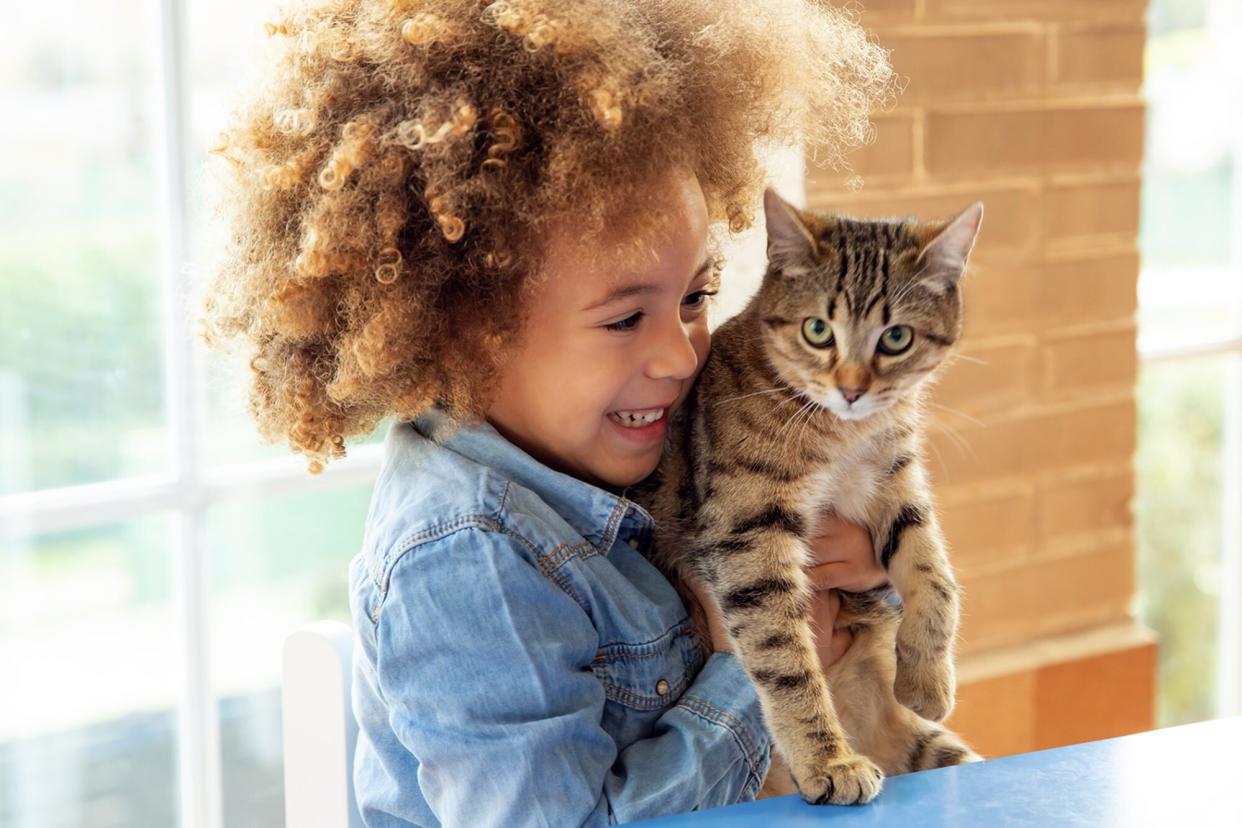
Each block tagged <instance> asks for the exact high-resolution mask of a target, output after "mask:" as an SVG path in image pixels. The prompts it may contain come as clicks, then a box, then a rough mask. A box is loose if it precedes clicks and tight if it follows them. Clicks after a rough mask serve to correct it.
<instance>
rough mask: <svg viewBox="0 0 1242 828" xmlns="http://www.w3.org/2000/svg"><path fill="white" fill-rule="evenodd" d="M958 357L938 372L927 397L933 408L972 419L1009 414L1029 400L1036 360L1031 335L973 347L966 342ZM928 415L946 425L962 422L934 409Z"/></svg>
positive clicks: (1034, 380) (1035, 344)
mask: <svg viewBox="0 0 1242 828" xmlns="http://www.w3.org/2000/svg"><path fill="white" fill-rule="evenodd" d="M993 343H994V344H993ZM958 354H960V356H959V357H957V358H954V357H950V358H949V364H948V365H947V366H945V367H944V368H943V369H941V374H940V378H939V379H938V380H937V382H936V384H935V386H934V389H933V392H932V396H931V399H932V401H933V402H934V403H936V404H937V405H940V406H948V407H949V408H952V409H956V410H958V411H962V412H965V413H966V414H969V415H975V414H982V413H988V412H994V411H1005V410H1009V409H1012V408H1014V407H1015V406H1019V405H1024V404H1026V403H1028V402H1030V401H1031V399H1032V398H1033V396H1034V391H1035V388H1036V386H1037V384H1038V374H1037V366H1038V356H1039V350H1038V346H1037V341H1036V338H1035V337H1034V336H1033V335H1031V336H1026V337H1020V338H1018V339H1010V340H1007V341H1006V340H1001V341H997V340H993V341H992V343H988V342H985V343H982V344H977V345H976V344H974V343H973V342H972V341H971V340H969V339H967V340H966V341H965V342H964V343H963V344H962V346H961V347H960V348H959V350H958ZM929 413H931V414H932V415H934V417H935V418H936V419H938V420H942V421H945V422H947V423H948V424H955V423H961V422H962V421H963V419H966V418H963V417H961V416H958V415H955V414H954V413H953V412H952V411H945V410H944V409H942V408H937V407H936V405H933V406H932V407H931V409H930V412H929Z"/></svg>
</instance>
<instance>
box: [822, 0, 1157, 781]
mask: <svg viewBox="0 0 1242 828" xmlns="http://www.w3.org/2000/svg"><path fill="white" fill-rule="evenodd" d="M863 6H864V12H863V15H862V23H863V25H865V26H866V27H867V28H868V29H869V30H871V31H873V32H874V33H875V35H876V37H877V39H878V41H879V43H880V44H881V45H882V46H884V47H886V48H888V49H891V50H892V54H891V59H892V62H893V64H894V66H895V67H896V68H897V71H898V72H899V73H900V74H901V75H903V76H905V77H907V78H908V86H907V88H906V90H905V91H904V93H903V94H902V95H901V96H900V98H899V102H898V106H897V108H896V109H894V110H892V111H890V112H887V113H884V114H882V115H880V116H878V117H877V118H876V124H877V127H878V133H877V136H876V140H875V142H874V143H873V144H870V145H868V146H867V147H864V148H862V149H860V150H859V151H857V152H855V153H854V154H853V155H852V156H851V157H850V159H851V163H852V164H853V165H854V168H855V171H856V172H857V173H858V174H859V175H861V176H862V178H863V180H864V182H865V185H864V186H863V188H862V189H861V190H852V189H851V188H850V187H849V186H848V180H847V178H846V177H845V176H842V175H839V174H838V173H836V172H834V171H825V170H821V169H818V168H816V167H815V166H814V165H813V164H810V163H808V166H807V206H808V207H811V208H816V209H833V210H839V211H842V212H845V213H848V214H852V215H859V216H864V215H866V216H892V215H895V216H905V215H907V214H911V213H913V214H917V215H920V216H924V217H931V216H937V215H940V216H945V215H949V214H951V213H953V212H956V211H957V210H960V209H962V208H964V207H965V206H966V205H967V204H969V203H970V202H971V201H973V200H974V199H976V198H981V199H982V200H983V201H984V203H985V208H986V212H985V216H984V221H983V229H982V232H981V234H980V239H979V243H978V246H977V247H976V249H975V253H974V256H973V257H972V267H971V269H970V271H969V272H968V273H967V276H966V281H965V296H966V305H967V310H966V338H965V340H964V341H963V344H962V349H961V350H962V354H963V359H962V360H960V361H958V362H956V363H955V364H954V365H953V366H952V367H951V368H950V369H949V370H948V371H947V372H946V373H945V375H944V378H943V380H942V381H941V383H940V384H939V385H938V387H937V390H936V392H935V394H934V400H935V405H936V406H937V407H935V408H933V409H932V410H931V411H929V414H931V415H932V426H931V427H932V439H931V440H930V442H929V447H928V457H927V460H928V463H929V467H930V469H931V473H932V476H933V478H934V480H935V485H936V492H937V498H938V502H939V504H940V509H941V513H942V515H943V522H944V526H945V532H946V534H947V536H948V539H949V543H950V545H951V547H952V550H953V557H954V561H955V562H956V565H957V569H958V572H959V574H960V577H961V580H962V584H963V586H964V589H965V591H966V598H965V602H964V607H963V609H964V617H963V625H962V638H961V652H962V657H961V676H962V684H961V692H960V696H959V705H958V710H957V712H956V713H955V714H954V717H953V721H952V724H953V725H954V726H956V727H958V728H959V729H960V730H961V731H962V732H963V733H964V735H966V736H967V737H968V738H970V739H972V740H973V741H974V743H975V744H976V745H978V747H979V748H980V749H981V750H982V752H984V753H985V754H986V755H991V756H996V755H1002V754H1005V753H1012V752H1018V751H1024V750H1031V749H1037V748H1044V747H1050V746H1054V745H1058V744H1066V743H1070V742H1077V741H1083V740H1086V739H1094V738H1102V737H1106V736H1113V735H1120V734H1123V733H1129V732H1134V731H1138V730H1145V729H1149V728H1150V727H1152V726H1153V710H1154V681H1155V658H1154V655H1155V644H1154V640H1153V637H1152V636H1151V634H1150V633H1149V632H1147V631H1146V630H1144V629H1142V628H1141V627H1139V626H1137V625H1136V624H1135V622H1134V621H1133V619H1132V617H1131V614H1130V606H1131V600H1132V597H1133V594H1134V589H1135V585H1134V540H1133V522H1132V518H1131V512H1130V502H1131V499H1132V496H1133V472H1132V463H1131V461H1132V456H1133V454H1134V449H1135V401H1134V391H1135V381H1136V371H1137V366H1136V359H1135V314H1136V308H1137V282H1138V254H1137V235H1138V215H1139V210H1138V206H1139V167H1140V161H1141V157H1142V146H1143V115H1144V106H1143V102H1142V99H1141V97H1140V92H1139V90H1140V85H1141V81H1142V55H1143V44H1144V36H1145V32H1144V24H1143V18H1144V13H1145V3H1143V2H1135V0H1089V2H1087V0H1042V2H1036V1H1035V0H864V3H863ZM808 154H809V153H808Z"/></svg>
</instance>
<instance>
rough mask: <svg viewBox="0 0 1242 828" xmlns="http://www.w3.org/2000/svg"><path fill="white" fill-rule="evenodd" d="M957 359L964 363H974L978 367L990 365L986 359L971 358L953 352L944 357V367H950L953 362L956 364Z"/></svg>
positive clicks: (959, 352) (958, 352)
mask: <svg viewBox="0 0 1242 828" xmlns="http://www.w3.org/2000/svg"><path fill="white" fill-rule="evenodd" d="M959 359H961V360H965V361H966V362H974V363H977V364H979V365H990V364H991V363H989V362H988V361H987V360H986V359H979V357H973V356H970V355H968V354H963V353H962V352H961V351H954V352H953V353H951V354H950V355H949V356H947V357H945V360H944V364H945V365H946V366H948V365H952V364H953V363H954V362H956V361H957V360H959Z"/></svg>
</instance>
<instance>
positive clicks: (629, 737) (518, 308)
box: [202, 0, 893, 826]
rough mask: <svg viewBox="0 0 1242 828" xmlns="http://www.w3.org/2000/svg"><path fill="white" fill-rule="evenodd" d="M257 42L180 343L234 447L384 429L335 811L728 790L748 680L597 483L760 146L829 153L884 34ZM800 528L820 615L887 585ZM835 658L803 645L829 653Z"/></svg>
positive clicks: (506, 32)
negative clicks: (235, 420) (205, 372)
mask: <svg viewBox="0 0 1242 828" xmlns="http://www.w3.org/2000/svg"><path fill="white" fill-rule="evenodd" d="M268 30H269V32H270V33H271V34H273V35H274V36H277V37H280V38H281V40H280V41H279V43H280V47H281V48H280V49H279V51H278V54H277V55H276V59H275V60H274V62H273V64H272V67H271V69H270V70H269V72H268V73H267V74H266V75H265V76H264V77H265V85H264V86H263V88H262V89H260V90H259V91H258V93H257V94H256V95H254V97H253V98H252V99H251V100H250V101H249V102H248V103H247V104H246V105H245V106H243V107H242V108H241V109H240V114H239V117H238V119H237V122H236V123H235V124H234V125H233V126H232V127H231V128H230V129H229V130H228V131H226V132H225V133H222V141H221V143H220V145H219V146H217V147H216V148H215V149H214V150H213V151H214V152H216V153H217V154H219V155H221V156H223V157H224V158H226V159H228V160H229V161H231V162H232V167H231V169H232V171H233V172H234V175H233V176H232V177H231V184H232V187H231V191H230V192H229V193H228V194H227V196H226V198H225V200H224V201H223V202H222V203H221V209H222V210H225V211H227V212H228V214H229V218H230V219H231V243H230V245H229V247H228V248H227V249H226V250H225V251H223V253H224V256H223V258H222V260H221V263H220V265H219V267H218V268H216V269H215V272H214V275H213V278H212V280H211V283H210V284H209V285H207V286H206V291H205V293H204V295H203V298H202V302H203V318H202V322H203V328H202V337H203V339H204V341H205V342H206V343H207V344H208V345H213V344H216V343H218V342H219V343H223V342H227V341H230V340H233V341H240V342H241V343H243V345H244V346H245V349H246V354H247V356H248V357H249V358H250V360H249V361H250V368H251V370H252V372H253V381H252V388H251V410H252V414H253V415H254V418H255V420H256V422H257V424H258V426H259V429H260V432H261V434H262V435H263V436H264V438H265V439H267V440H269V441H274V440H277V439H282V438H283V439H285V440H287V441H288V444H289V446H290V448H291V449H292V450H294V451H296V452H299V453H302V454H304V455H306V456H307V457H308V458H309V470H310V471H311V473H318V472H319V471H321V470H322V468H323V464H324V463H326V462H329V461H330V460H331V459H332V458H337V457H342V456H344V455H345V438H346V437H349V436H352V435H365V434H367V433H369V432H370V431H372V430H373V429H374V428H375V426H376V424H377V423H378V422H379V421H380V420H381V419H383V418H384V417H386V416H390V415H391V416H393V417H394V418H395V422H393V423H392V425H391V426H390V427H389V429H388V431H387V434H386V438H385V442H384V464H383V468H382V471H381V473H380V476H379V478H378V480H377V481H376V484H375V488H374V491H373V495H372V501H371V506H370V510H369V513H368V516H367V521H366V525H365V527H364V540H363V547H362V550H361V551H360V552H359V553H358V554H357V555H356V556H355V557H354V558H353V560H352V561H351V564H350V567H349V590H350V593H349V594H350V606H351V611H352V614H353V619H354V623H355V626H356V630H357V636H358V646H357V649H356V652H357V656H356V660H355V670H354V694H353V698H354V713H355V715H356V717H357V719H358V724H359V738H358V747H357V753H356V756H355V764H354V785H355V791H356V795H357V800H358V805H359V808H360V810H361V812H362V816H363V821H364V822H365V823H366V824H367V825H369V826H389V825H411V824H413V825H465V826H483V825H505V826H510V825H525V824H531V825H552V826H565V825H604V824H612V823H617V822H628V821H632V820H636V819H641V818H645V817H652V816H658V815H662V814H670V813H676V812H680V811H687V810H693V809H697V808H707V807H712V806H717V805H723V804H728V803H733V802H739V801H744V800H747V799H751V798H753V797H754V796H755V795H756V793H757V792H758V790H759V787H760V785H761V784H762V782H763V780H764V777H765V775H766V772H767V769H768V765H769V762H770V760H771V745H770V742H769V739H768V736H767V733H766V731H765V728H764V725H763V721H762V715H761V713H760V709H759V704H758V699H757V697H756V695H755V693H754V690H753V688H752V687H751V686H750V683H749V680H748V679H747V678H746V675H745V673H744V672H743V670H742V668H741V666H740V664H739V663H738V661H737V659H736V657H735V656H734V655H733V654H732V653H731V652H730V650H729V647H730V644H729V637H728V634H727V632H725V631H723V630H722V629H721V628H720V623H719V617H718V613H717V610H716V608H715V607H714V605H712V604H711V603H710V602H708V601H705V600H704V596H703V595H702V594H701V593H700V592H699V591H698V587H697V585H695V584H688V585H686V587H687V588H688V589H689V590H690V595H689V596H688V597H690V598H691V600H689V601H683V600H682V597H681V596H680V595H679V593H678V591H677V589H675V588H674V586H673V585H672V584H670V583H669V582H668V581H667V580H665V579H664V578H663V577H662V576H661V575H660V574H659V572H658V571H657V570H656V569H655V568H654V567H653V566H652V565H651V564H650V563H649V562H648V561H647V560H646V559H645V558H644V557H643V553H644V550H645V548H646V545H647V544H648V543H649V541H650V536H651V518H650V516H649V515H647V514H646V513H645V512H644V511H643V510H642V509H641V508H639V507H638V506H637V505H636V504H634V503H633V502H631V501H629V500H628V499H627V498H626V497H625V492H626V489H627V487H629V486H631V485H632V484H634V483H637V482H638V481H640V480H642V479H643V478H644V477H646V476H647V475H648V474H649V473H650V472H651V471H652V470H653V469H654V468H655V467H656V465H657V463H658V460H659V457H660V449H661V445H662V442H663V436H664V423H665V422H666V421H667V418H668V416H669V415H670V413H671V412H673V411H676V410H677V408H678V407H679V406H680V405H681V403H682V402H683V400H684V399H685V398H686V395H687V393H688V392H689V389H690V387H691V385H692V383H693V382H694V380H695V377H696V376H697V374H698V372H699V370H700V369H701V368H702V366H703V364H704V360H705V359H706V358H707V356H708V351H709V347H710V342H709V333H708V320H707V309H706V305H707V299H708V297H709V296H710V295H712V294H713V293H714V292H715V291H716V289H717V287H718V284H719V276H720V270H721V265H722V261H721V258H720V255H719V252H718V251H719V249H720V246H721V245H720V238H719V234H720V233H721V231H722V230H725V231H728V232H730V233H738V232H741V231H742V230H744V229H746V228H747V227H748V226H750V224H751V222H752V216H753V213H754V210H755V208H756V206H757V203H758V198H759V197H760V195H761V192H762V188H763V185H764V176H763V170H762V166H761V163H760V160H759V159H760V155H759V154H758V146H757V145H758V143H759V142H763V141H777V142H782V143H786V144H791V145H801V144H806V143H809V144H811V145H812V146H813V147H816V148H817V149H818V152H819V153H820V154H821V156H825V157H826V158H827V159H828V160H830V161H833V162H838V161H840V153H841V151H842V150H843V149H844V148H845V147H847V146H848V145H850V144H856V143H859V142H861V141H862V139H863V138H864V137H865V135H866V130H867V116H868V113H869V111H870V109H871V108H872V107H873V106H875V105H877V104H879V103H881V101H882V100H883V99H884V98H885V97H886V96H888V95H890V94H891V92H892V87H893V78H892V74H891V72H890V70H889V67H888V65H887V63H886V60H885V58H886V56H885V53H884V52H883V50H881V49H879V48H878V47H876V46H875V45H874V44H871V43H869V42H868V41H867V38H866V37H865V35H864V33H863V32H862V30H861V29H859V28H858V27H857V26H856V25H855V24H854V22H853V21H852V20H851V19H850V18H848V17H846V16H844V15H843V14H841V13H839V12H837V11H834V10H832V9H831V8H829V7H827V6H824V5H821V4H819V3H817V2H812V1H811V0H784V2H780V3H765V4H753V3H749V2H744V0H733V2H722V0H664V1H662V2H657V0H644V1H643V2H619V1H618V0H574V2H566V0H559V2H542V0H498V2H486V0H483V1H482V2H481V1H480V0H436V1H435V2H432V0H421V2H420V1H418V0H409V1H408V2H407V1H406V0H387V1H384V0H333V1H332V2H327V3H321V4H319V5H315V6H313V7H311V6H307V7H298V8H297V9H296V10H294V11H292V12H290V13H289V14H287V15H285V16H283V17H281V18H280V19H278V20H275V21H272V22H271V23H269V24H268ZM823 526H824V529H823V530H822V531H823V533H822V535H821V537H820V538H819V539H818V541H817V544H816V549H815V553H816V560H815V561H814V562H813V564H814V565H815V568H814V571H813V576H814V577H815V579H816V583H817V585H818V586H820V587H821V588H822V591H821V592H819V593H818V603H817V606H816V610H815V612H816V618H817V620H818V623H819V626H820V629H822V630H825V631H830V630H831V629H832V623H831V622H832V618H833V615H834V613H835V603H834V602H835V598H834V596H835V595H836V593H835V591H832V590H829V589H828V588H829V587H838V588H846V589H867V588H871V587H873V586H877V585H878V584H880V583H882V582H883V580H884V576H883V572H882V570H880V569H879V567H878V566H877V565H876V564H875V562H874V556H873V554H872V550H871V548H870V541H869V539H868V537H867V535H866V533H865V531H863V530H861V529H859V528H858V527H855V526H852V525H848V524H842V523H840V522H836V521H832V520H828V521H825V522H824V524H823ZM696 599H697V601H698V602H699V603H701V604H702V605H703V608H704V610H705V612H704V613H703V616H704V619H705V621H704V625H705V627H706V629H702V628H700V626H699V625H698V624H696V623H695V622H694V621H692V620H691V613H690V612H688V609H689V610H696V612H695V613H694V614H695V615H697V614H698V613H697V607H694V606H693V604H694V603H695V600H696ZM687 604H690V605H691V606H689V607H688V606H687ZM701 639H702V640H705V641H707V642H710V646H707V647H704V646H702V644H701ZM848 644H849V640H848V634H845V633H842V634H840V635H831V634H828V633H825V635H824V636H823V643H822V645H821V648H820V651H821V660H822V661H824V662H825V663H830V662H831V661H832V660H833V659H835V658H836V657H838V656H839V655H840V653H841V652H842V651H843V650H844V648H845V647H847V646H848Z"/></svg>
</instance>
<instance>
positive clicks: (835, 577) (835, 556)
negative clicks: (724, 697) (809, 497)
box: [685, 512, 888, 667]
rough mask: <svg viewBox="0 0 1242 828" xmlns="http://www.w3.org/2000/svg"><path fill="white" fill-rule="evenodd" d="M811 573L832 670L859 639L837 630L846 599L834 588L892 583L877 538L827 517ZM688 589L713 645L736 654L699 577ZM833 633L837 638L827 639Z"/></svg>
mask: <svg viewBox="0 0 1242 828" xmlns="http://www.w3.org/2000/svg"><path fill="white" fill-rule="evenodd" d="M806 573H807V575H808V576H809V577H810V578H811V584H812V586H814V587H815V590H816V592H815V594H814V596H813V597H812V601H811V623H812V626H813V627H814V629H815V635H816V640H817V642H818V644H817V648H818V650H819V658H820V663H821V664H822V665H823V666H824V667H827V666H828V665H829V664H832V663H833V662H834V661H836V660H837V659H838V658H840V657H841V655H842V654H843V653H844V652H845V651H846V650H847V649H848V648H849V646H850V642H851V641H852V640H853V636H851V635H850V632H849V630H845V629H841V630H834V629H833V627H834V625H835V622H836V618H837V612H838V611H839V610H840V608H841V597H840V596H839V595H837V593H836V592H835V591H834V590H837V589H843V590H845V591H847V592H862V591H865V590H868V589H874V588H876V587H879V586H883V585H884V584H886V583H888V573H886V572H885V571H884V567H882V566H880V564H879V562H878V561H877V560H876V558H875V552H874V550H873V549H872V548H871V534H870V533H869V532H868V531H867V530H866V529H865V528H864V527H862V526H859V525H858V524H857V523H850V522H849V521H846V520H842V519H841V518H840V517H838V516H837V515H835V514H833V513H831V512H829V513H826V514H825V515H824V517H823V519H822V520H821V522H820V525H819V530H818V534H817V535H816V536H815V537H814V538H813V539H812V540H811V563H810V564H809V565H808V566H807V567H806ZM685 586H686V588H687V589H689V590H690V592H691V594H692V595H693V597H694V599H695V600H696V601H697V602H698V605H699V607H700V608H701V609H702V613H703V616H704V620H705V621H706V625H707V631H708V634H709V635H710V638H711V644H712V647H713V648H714V649H716V650H724V651H727V652H732V651H733V642H732V641H731V640H730V638H729V633H728V630H726V629H725V626H724V621H723V619H722V616H721V613H720V606H719V605H718V604H717V603H716V601H715V599H714V598H712V595H711V593H710V592H709V591H708V590H707V589H706V587H704V585H703V584H702V583H700V582H699V581H698V580H696V579H688V580H686V582H685ZM829 630H831V631H832V632H831V635H825V633H826V632H827V631H829Z"/></svg>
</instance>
